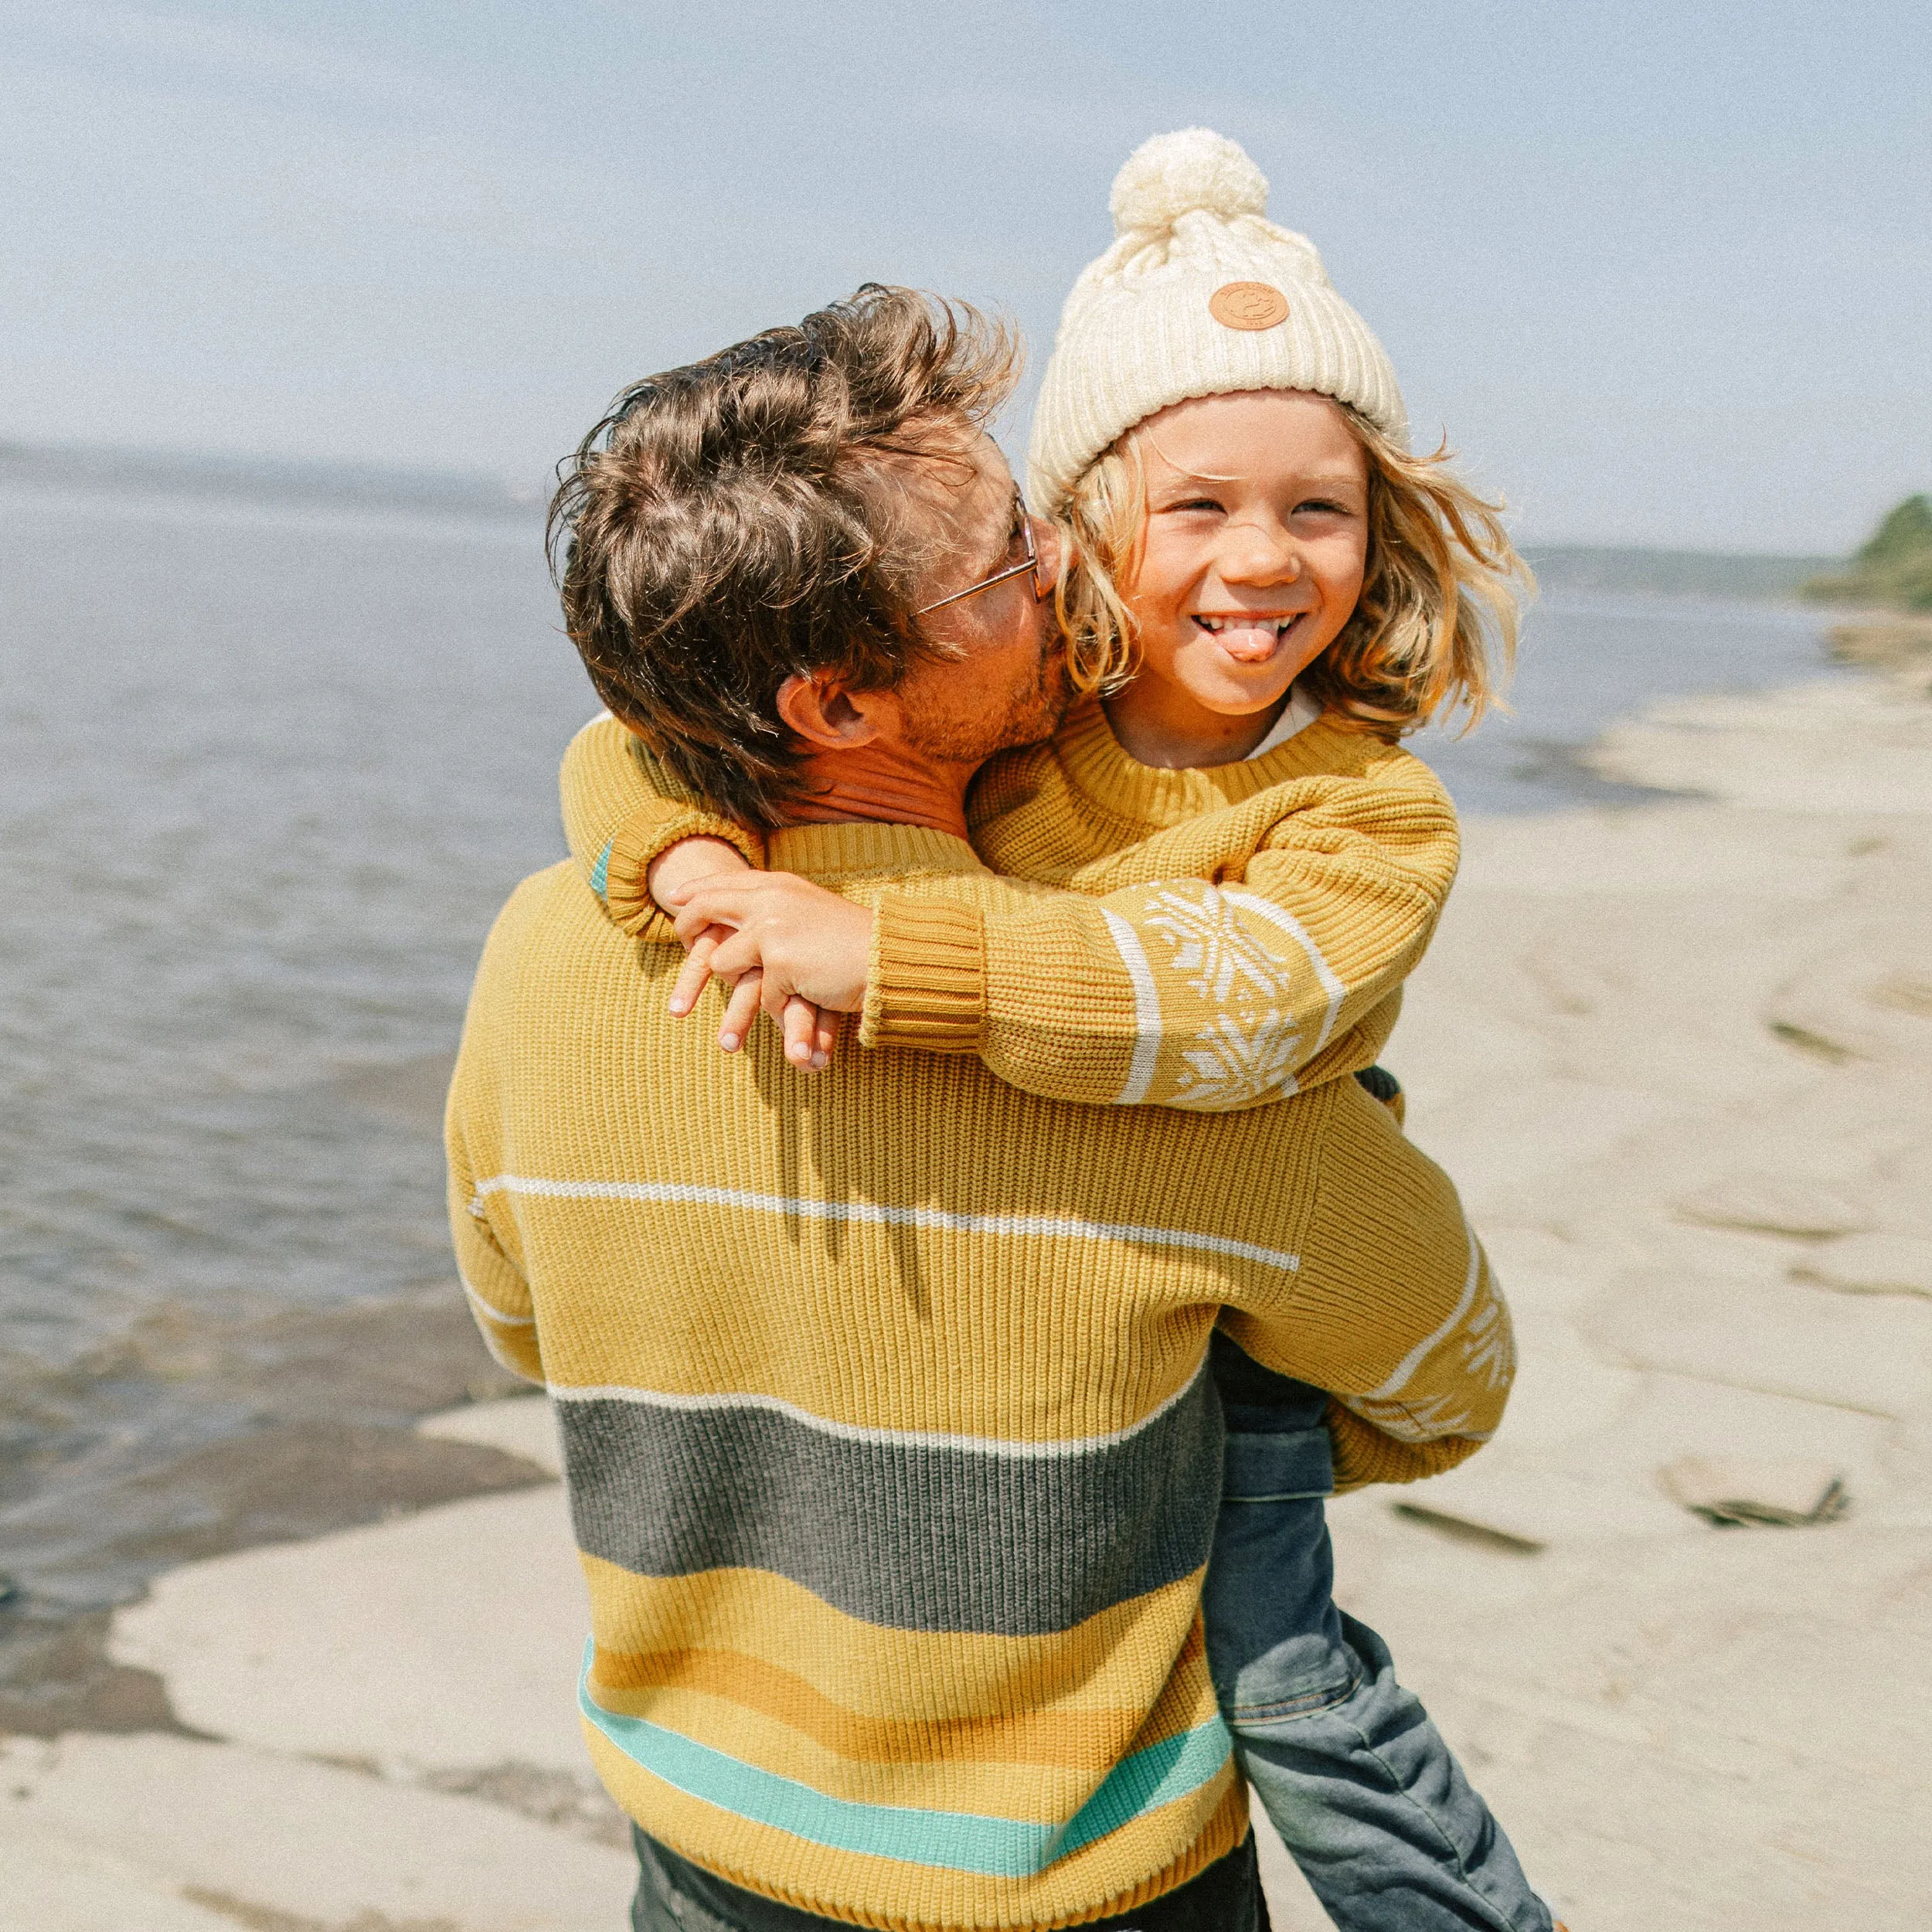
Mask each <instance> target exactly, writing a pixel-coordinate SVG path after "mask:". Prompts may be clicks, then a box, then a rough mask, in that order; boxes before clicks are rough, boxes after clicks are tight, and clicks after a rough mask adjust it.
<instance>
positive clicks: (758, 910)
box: [671, 869, 872, 1070]
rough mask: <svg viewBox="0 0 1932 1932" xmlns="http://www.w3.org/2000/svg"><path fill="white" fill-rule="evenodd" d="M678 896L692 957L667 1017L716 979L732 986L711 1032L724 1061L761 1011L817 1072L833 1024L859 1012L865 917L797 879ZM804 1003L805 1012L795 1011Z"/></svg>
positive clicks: (681, 932)
mask: <svg viewBox="0 0 1932 1932" xmlns="http://www.w3.org/2000/svg"><path fill="white" fill-rule="evenodd" d="M682 897H683V900H684V904H683V906H682V910H680V911H679V914H678V919H677V931H678V937H679V938H680V939H682V940H683V941H684V943H685V945H686V946H687V947H689V948H690V949H691V957H689V959H688V960H686V961H685V968H684V971H682V973H681V974H680V975H679V977H678V983H677V985H675V987H673V988H672V993H671V1010H672V1012H674V1013H688V1012H689V1011H690V1010H691V1008H692V1005H693V1004H694V1003H695V1002H696V999H697V996H698V993H699V991H700V989H702V987H703V985H704V983H705V981H706V979H707V978H709V977H710V976H711V975H713V974H716V975H717V976H718V977H719V978H721V979H729V980H730V981H733V987H732V993H731V998H730V1001H729V1002H727V1004H726V1008H725V1016H724V1022H723V1026H721V1027H720V1028H719V1033H718V1044H719V1046H722V1047H723V1049H725V1050H726V1053H731V1052H733V1051H735V1050H736V1048H737V1047H738V1046H740V1044H741V1043H743V1039H744V1037H745V1035H746V1032H747V1031H748V1030H749V1029H750V1025H751V1022H752V1021H753V1019H754V1018H755V1017H756V1016H757V1013H758V1011H759V1009H760V1008H761V1007H762V1008H763V1009H764V1011H765V1012H767V1013H769V1014H770V1015H771V1017H772V1019H774V1020H775V1021H777V1022H778V1024H779V1026H780V1028H781V1030H782V1032H784V1039H785V1057H786V1058H787V1060H791V1061H792V1062H793V1063H794V1064H795V1065H798V1066H810V1067H811V1068H812V1069H814V1070H816V1069H818V1068H819V1067H821V1066H824V1065H825V1063H826V1061H827V1060H828V1059H829V1057H830V1056H831V1053H832V1046H833V1045H834V1043H835V1041H836V1039H837V1037H838V1034H837V1026H838V1022H837V1021H836V1019H833V1018H832V1017H831V1016H832V1015H835V1014H838V1013H842V1012H845V1013H850V1012H857V1011H858V1010H859V1008H860V1007H861V1006H862V1005H864V1004H865V999H866V973H867V971H868V968H869V964H870V961H871V954H872V913H870V912H869V910H867V909H866V907H865V906H855V905H854V904H852V902H851V901H850V900H845V899H841V898H840V897H839V896H838V895H837V893H829V892H827V891H826V890H825V888H824V887H823V886H815V885H814V884H813V883H811V880H810V879H801V878H799V877H798V876H797V875H796V874H795V873H792V872H752V871H750V869H747V870H746V871H744V872H732V873H729V874H726V875H722V876H713V877H711V878H709V879H704V880H701V881H699V883H696V884H695V885H693V886H691V887H690V888H689V889H688V890H687V891H685V893H683V894H682ZM721 934H722V937H721V936H720V935H721ZM801 1005H808V1012H806V1013H801V1012H797V1011H795V1010H794V1009H796V1008H798V1007H799V1006H801ZM809 1009H818V1010H817V1011H816V1012H810V1011H809Z"/></svg>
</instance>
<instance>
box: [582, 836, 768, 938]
mask: <svg viewBox="0 0 1932 1932" xmlns="http://www.w3.org/2000/svg"><path fill="white" fill-rule="evenodd" d="M687 838H722V839H724V840H725V841H726V842H727V843H729V844H730V845H735V846H736V848H737V849H738V850H739V851H740V852H743V854H744V856H745V862H746V863H747V865H750V866H759V867H762V866H764V862H765V847H764V840H763V839H762V838H760V837H759V836H758V835H757V833H756V832H747V831H746V829H745V828H744V827H743V825H739V824H737V823H736V822H735V821H733V820H731V819H730V818H715V817H713V815H712V814H711V813H709V812H708V811H672V812H670V813H668V814H667V813H666V811H665V808H664V807H663V806H662V804H655V805H650V806H646V807H645V808H643V809H642V810H641V811H634V812H633V813H632V814H631V816H630V817H629V818H627V819H625V820H624V823H623V824H622V825H620V826H618V828H617V831H616V832H614V834H613V835H612V836H611V842H610V844H609V845H607V847H606V848H605V849H604V861H603V864H604V905H605V906H607V908H608V909H609V911H610V914H611V917H612V918H613V919H614V920H616V921H617V923H618V924H619V925H620V926H621V927H623V928H624V930H625V931H626V932H627V933H630V934H634V936H635V937H638V938H639V939H650V940H675V938H676V937H677V936H678V935H677V934H676V933H675V930H672V924H671V921H670V920H668V919H667V918H666V917H665V916H664V914H663V913H662V911H660V910H659V909H658V902H657V901H656V900H655V899H653V898H652V897H651V893H650V889H649V888H648V886H646V885H645V879H646V877H647V876H648V874H649V872H650V870H651V862H652V861H653V860H654V859H656V858H657V856H658V854H659V853H660V852H668V851H669V850H670V849H671V848H672V846H673V845H679V844H680V843H682V842H683V841H684V840H685V839H687Z"/></svg>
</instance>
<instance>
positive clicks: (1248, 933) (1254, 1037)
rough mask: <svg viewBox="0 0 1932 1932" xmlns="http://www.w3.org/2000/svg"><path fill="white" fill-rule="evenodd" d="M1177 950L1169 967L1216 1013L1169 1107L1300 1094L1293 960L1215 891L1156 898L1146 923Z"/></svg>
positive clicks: (1217, 1108) (1191, 1045)
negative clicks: (1296, 1078) (1295, 1074)
mask: <svg viewBox="0 0 1932 1932" xmlns="http://www.w3.org/2000/svg"><path fill="white" fill-rule="evenodd" d="M1141 927H1142V928H1143V930H1147V931H1150V932H1158V933H1159V934H1161V935H1162V937H1163V938H1165V940H1167V942H1168V945H1169V947H1171V948H1172V952H1171V954H1170V957H1169V960H1168V964H1169V965H1170V966H1171V967H1172V969H1173V970H1174V971H1175V972H1176V973H1177V974H1179V975H1180V976H1181V977H1182V978H1183V979H1184V980H1185V981H1186V983H1187V985H1188V987H1189V990H1190V991H1191V992H1192V993H1193V994H1194V995H1195V997H1196V998H1197V999H1199V1000H1201V1001H1202V1002H1204V1003H1205V1004H1206V1005H1210V1006H1212V1007H1213V1008H1214V1009H1216V1011H1215V1012H1214V1014H1213V1017H1212V1018H1211V1019H1209V1020H1208V1022H1206V1025H1205V1026H1202V1028H1201V1029H1199V1031H1198V1032H1196V1033H1195V1034H1194V1035H1193V1036H1192V1037H1191V1038H1190V1039H1189V1042H1188V1043H1187V1044H1186V1045H1185V1046H1183V1047H1182V1049H1180V1060H1181V1063H1182V1070H1181V1072H1180V1073H1179V1076H1178V1077H1177V1078H1176V1080H1175V1090H1174V1092H1173V1094H1172V1095H1171V1096H1169V1097H1168V1100H1167V1104H1168V1106H1170V1107H1187V1108H1190V1109H1194V1110H1196V1111H1201V1112H1204V1113H1209V1112H1212V1113H1219V1112H1224V1111H1226V1110H1227V1109H1228V1108H1230V1107H1241V1106H1246V1105H1249V1104H1252V1103H1253V1102H1254V1101H1257V1100H1264V1099H1266V1098H1267V1097H1269V1096H1270V1095H1273V1094H1280V1093H1284V1092H1288V1093H1292V1092H1293V1091H1294V1085H1293V1080H1292V1074H1293V1071H1294V1067H1295V1066H1296V1064H1297V1056H1298V1049H1299V1048H1300V1046H1301V1029H1300V1027H1299V1026H1298V1025H1297V1024H1296V1022H1295V1019H1294V1012H1293V1008H1292V1003H1291V1002H1292V995H1293V993H1294V971H1293V970H1292V968H1291V964H1290V962H1289V961H1287V960H1285V959H1284V958H1282V957H1281V955H1280V954H1277V953H1275V952H1274V951H1271V950H1270V948H1269V947H1267V946H1265V945H1264V944H1262V943H1261V941H1260V939H1259V938H1258V937H1257V936H1256V934H1254V932H1253V930H1252V929H1251V928H1250V927H1248V926H1247V925H1246V924H1245V923H1243V921H1242V920H1241V918H1240V915H1239V913H1237V912H1236V910H1235V909H1234V907H1233V906H1230V904H1229V903H1228V902H1227V900H1226V898H1225V897H1224V896H1223V894H1222V893H1221V892H1220V891H1219V889H1217V888H1216V887H1215V886H1209V885H1203V886H1199V887H1197V888H1196V889H1194V891H1192V892H1184V891H1179V890H1176V889H1172V888H1169V887H1163V888H1161V889H1157V890H1155V891H1154V892H1152V893H1149V895H1148V910H1147V912H1146V913H1145V915H1144V916H1143V917H1142V920H1141Z"/></svg>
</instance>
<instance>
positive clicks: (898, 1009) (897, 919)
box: [859, 891, 986, 1053]
mask: <svg viewBox="0 0 1932 1932" xmlns="http://www.w3.org/2000/svg"><path fill="white" fill-rule="evenodd" d="M985 1022H986V935H985V925H984V923H983V921H982V919H981V913H980V911H979V909H978V907H977V906H962V905H959V904H957V903H954V902H952V901H951V900H944V899H927V898H921V897H915V896H913V895H911V894H910V893H899V892H890V891H888V892H885V893H881V894H880V895H879V907H878V913H877V916H876V918H875V919H874V920H873V921H872V961H871V967H870V970H869V972H868V974H867V975H866V1007H865V1012H864V1015H863V1016H862V1019H861V1021H860V1024H859V1043H860V1044H861V1045H862V1046H917V1047H919V1048H920V1049H922V1050H923V1051H924V1052H926V1053H977V1052H978V1050H979V1045H980V1040H981V1036H982V1033H983V1032H984V1029H985Z"/></svg>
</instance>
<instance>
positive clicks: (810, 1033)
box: [644, 837, 838, 1073]
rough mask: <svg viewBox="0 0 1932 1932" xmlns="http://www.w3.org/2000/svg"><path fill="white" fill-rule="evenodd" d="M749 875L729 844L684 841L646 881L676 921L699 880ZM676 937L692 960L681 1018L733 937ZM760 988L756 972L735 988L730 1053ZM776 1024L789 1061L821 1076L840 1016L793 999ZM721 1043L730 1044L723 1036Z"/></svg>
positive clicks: (683, 982) (678, 999)
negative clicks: (721, 948) (721, 949)
mask: <svg viewBox="0 0 1932 1932" xmlns="http://www.w3.org/2000/svg"><path fill="white" fill-rule="evenodd" d="M750 869H751V868H750V864H749V862H747V859H746V858H745V855H744V854H743V852H740V851H739V849H738V848H737V847H736V845H732V844H731V843H730V842H729V841H728V840H726V839H723V838H702V837H700V838H680V839H679V841H678V842H677V843H676V844H675V845H667V846H666V847H665V849H664V850H663V851H662V852H659V853H658V855H657V857H656V858H655V859H652V860H651V866H650V869H649V870H648V872H645V876H644V883H645V890H646V891H647V892H648V893H650V895H651V897H652V898H653V899H655V900H656V901H657V902H658V910H660V911H662V912H663V913H666V914H668V916H669V917H671V918H672V919H673V920H675V919H676V918H677V917H678V915H679V913H681V912H682V910H683V909H684V905H685V900H688V899H689V897H690V896H691V894H692V891H693V890H695V889H696V887H697V886H698V884H699V882H700V881H701V880H703V879H716V878H719V877H721V876H723V875H725V874H726V873H730V872H749V871H750ZM678 937H679V938H680V939H682V940H684V942H685V949H686V951H688V952H689V954H690V957H689V958H688V959H687V960H686V961H685V965H684V970H683V971H682V972H681V973H680V974H679V975H678V980H677V984H676V985H675V986H674V987H672V990H671V1010H672V1012H674V1013H675V1014H677V1015H679V1017H681V1018H682V1015H685V1014H686V1013H688V1012H690V1010H691V1009H692V1007H693V1006H694V1005H696V1003H697V998H698V995H699V994H700V993H701V992H703V991H704V988H705V982H706V981H707V980H709V978H711V975H712V971H713V968H712V964H711V959H712V955H713V954H714V953H716V951H717V950H718V947H719V945H720V944H722V943H723V941H724V940H727V939H729V938H730V937H731V928H730V927H728V926H713V927H706V928H705V929H704V930H702V931H701V932H700V933H699V934H698V935H697V937H696V939H695V940H694V939H692V938H688V937H686V936H685V930H684V929H683V928H682V927H680V928H679V933H678ZM727 977H729V976H728V975H727ZM761 987H762V981H761V978H760V975H759V974H758V973H757V972H755V971H753V972H751V973H747V974H744V975H741V976H740V978H738V980H737V981H736V983H735V984H734V985H733V989H732V992H733V1001H732V1004H731V1005H730V1008H729V1009H727V1012H726V1026H725V1029H724V1031H725V1032H727V1033H729V1034H730V1036H731V1037H730V1047H729V1048H727V1050H730V1048H735V1047H736V1046H737V1044H738V1043H739V1041H740V1040H741V1039H743V1037H744V1032H745V1029H746V1028H747V1026H750V1023H751V1021H752V1019H753V1016H754V1015H756V1013H757V1009H758V1002H759V996H760V990H761ZM777 1018H778V1026H779V1030H780V1032H782V1033H783V1034H784V1042H785V1057H786V1059H787V1060H791V1062H793V1063H794V1064H795V1065H797V1066H801V1067H804V1068H806V1069H808V1070H809V1071H811V1072H812V1073H817V1072H818V1071H819V1070H821V1068H822V1067H824V1066H825V1065H826V1064H827V1063H828V1061H829V1060H831V1058H832V1049H833V1047H835V1046H836V1045H837V1044H838V1019H837V1018H836V1016H835V1015H826V1014H823V1013H821V1012H819V1010H818V1008H817V1007H816V1006H815V1005H813V1004H812V1003H811V1001H809V1000H805V999H800V998H798V997H797V996H796V995H794V996H793V997H792V998H789V999H787V1001H786V1002H784V1009H783V1011H782V1013H781V1015H778V1016H777ZM725 1044H726V1043H725V1041H724V1039H723V1037H722V1036H721V1037H720V1039H719V1045H721V1046H723V1045H725Z"/></svg>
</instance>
